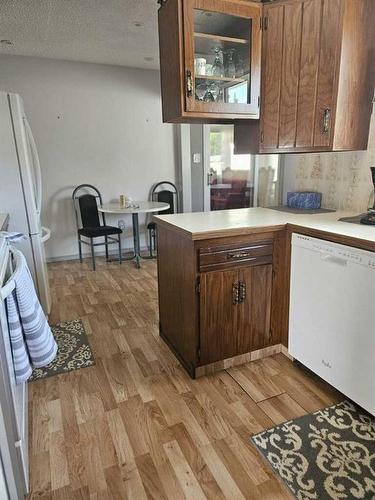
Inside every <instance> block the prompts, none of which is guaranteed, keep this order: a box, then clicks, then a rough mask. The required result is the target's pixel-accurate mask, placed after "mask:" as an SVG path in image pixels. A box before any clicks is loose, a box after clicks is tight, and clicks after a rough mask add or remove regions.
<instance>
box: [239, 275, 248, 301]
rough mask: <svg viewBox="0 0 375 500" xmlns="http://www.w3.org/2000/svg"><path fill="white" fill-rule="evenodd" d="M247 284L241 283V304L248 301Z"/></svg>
mask: <svg viewBox="0 0 375 500" xmlns="http://www.w3.org/2000/svg"><path fill="white" fill-rule="evenodd" d="M246 294H247V292H246V283H245V282H244V281H240V282H239V298H238V302H239V304H242V302H245V299H246Z"/></svg>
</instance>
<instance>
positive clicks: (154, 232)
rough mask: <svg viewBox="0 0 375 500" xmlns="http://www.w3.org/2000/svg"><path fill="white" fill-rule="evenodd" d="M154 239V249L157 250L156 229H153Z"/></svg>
mask: <svg viewBox="0 0 375 500" xmlns="http://www.w3.org/2000/svg"><path fill="white" fill-rule="evenodd" d="M152 241H153V244H154V250H155V252H156V231H155V229H154V230H153V231H152Z"/></svg>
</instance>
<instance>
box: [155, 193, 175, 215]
mask: <svg viewBox="0 0 375 500" xmlns="http://www.w3.org/2000/svg"><path fill="white" fill-rule="evenodd" d="M155 196H156V200H157V201H160V202H161V203H168V204H169V208H168V209H167V210H163V214H174V213H175V209H174V205H175V193H172V191H168V190H167V189H163V191H158V192H157V193H155Z"/></svg>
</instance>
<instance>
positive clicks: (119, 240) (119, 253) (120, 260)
mask: <svg viewBox="0 0 375 500" xmlns="http://www.w3.org/2000/svg"><path fill="white" fill-rule="evenodd" d="M118 260H119V262H120V264H122V250H121V235H120V234H119V235H118Z"/></svg>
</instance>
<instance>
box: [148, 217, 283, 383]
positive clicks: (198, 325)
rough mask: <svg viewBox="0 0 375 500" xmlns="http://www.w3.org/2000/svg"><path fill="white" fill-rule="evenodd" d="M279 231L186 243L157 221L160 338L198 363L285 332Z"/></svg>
mask: <svg viewBox="0 0 375 500" xmlns="http://www.w3.org/2000/svg"><path fill="white" fill-rule="evenodd" d="M286 273H287V238H286V231H284V230H283V231H272V232H270V231H267V232H265V233H263V232H261V233H257V234H254V235H252V234H251V235H247V236H236V237H221V238H214V239H207V240H198V241H194V240H191V239H190V238H189V237H187V236H186V235H184V234H182V233H181V232H179V231H176V230H174V229H173V228H171V227H167V226H166V225H163V224H159V223H158V282H159V312H160V335H161V336H162V338H163V339H164V340H165V341H166V342H167V343H168V345H169V346H170V347H171V348H172V350H173V351H174V353H175V354H176V355H177V357H178V358H179V359H180V361H181V362H182V364H183V365H184V367H185V368H186V369H187V371H188V372H189V373H190V375H191V376H192V377H195V374H196V370H197V368H198V367H199V368H200V367H203V366H207V365H210V364H212V363H216V362H218V361H222V360H228V359H229V358H233V357H235V356H240V355H243V354H246V353H251V352H252V351H258V350H259V349H262V348H266V347H269V346H272V345H278V344H280V343H281V342H283V339H285V337H286V331H284V330H287V324H288V323H287V319H286V318H285V315H286V314H287V309H288V302H287V293H286V292H285V290H286V288H285V287H286V284H287V278H286Z"/></svg>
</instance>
